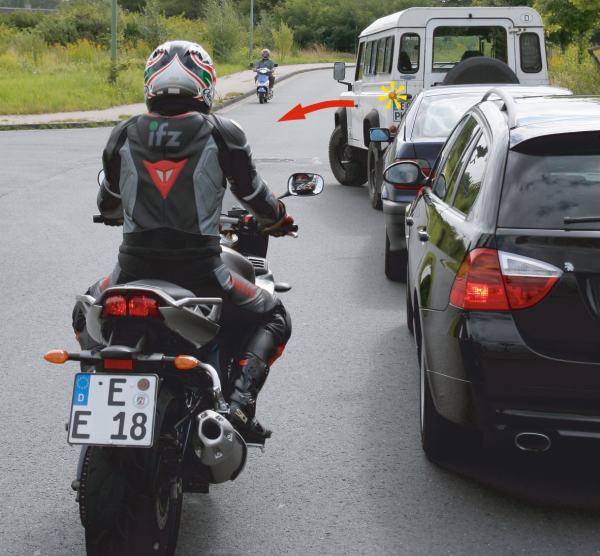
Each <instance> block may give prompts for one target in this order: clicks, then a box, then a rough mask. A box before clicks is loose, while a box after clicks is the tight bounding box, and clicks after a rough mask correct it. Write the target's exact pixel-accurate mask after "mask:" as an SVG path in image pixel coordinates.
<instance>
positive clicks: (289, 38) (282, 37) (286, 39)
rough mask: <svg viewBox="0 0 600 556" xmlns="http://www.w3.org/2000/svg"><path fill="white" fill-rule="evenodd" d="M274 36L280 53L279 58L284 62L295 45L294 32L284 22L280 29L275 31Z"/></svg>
mask: <svg viewBox="0 0 600 556" xmlns="http://www.w3.org/2000/svg"><path fill="white" fill-rule="evenodd" d="M272 34H273V42H274V43H275V48H276V49H277V51H278V52H279V57H280V58H281V59H282V60H283V59H284V58H285V57H286V56H287V55H288V53H289V51H290V50H291V49H292V45H293V44H294V31H292V30H291V29H290V28H289V27H288V26H287V25H286V24H285V23H284V22H283V21H282V22H281V23H280V24H279V29H273V31H272Z"/></svg>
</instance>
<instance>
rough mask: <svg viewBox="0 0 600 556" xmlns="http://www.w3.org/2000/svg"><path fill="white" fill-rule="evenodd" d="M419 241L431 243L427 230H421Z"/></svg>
mask: <svg viewBox="0 0 600 556" xmlns="http://www.w3.org/2000/svg"><path fill="white" fill-rule="evenodd" d="M419 241H429V234H428V233H427V232H426V231H425V230H419Z"/></svg>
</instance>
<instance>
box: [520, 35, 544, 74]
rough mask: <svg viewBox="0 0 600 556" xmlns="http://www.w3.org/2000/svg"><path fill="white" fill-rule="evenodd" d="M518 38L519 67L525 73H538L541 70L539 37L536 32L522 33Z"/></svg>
mask: <svg viewBox="0 0 600 556" xmlns="http://www.w3.org/2000/svg"><path fill="white" fill-rule="evenodd" d="M520 39H521V40H520V43H519V44H520V47H521V69H522V70H523V71H524V72H525V73H539V72H540V71H542V52H541V50H540V37H539V36H538V34H537V33H523V34H522V35H521V37H520Z"/></svg>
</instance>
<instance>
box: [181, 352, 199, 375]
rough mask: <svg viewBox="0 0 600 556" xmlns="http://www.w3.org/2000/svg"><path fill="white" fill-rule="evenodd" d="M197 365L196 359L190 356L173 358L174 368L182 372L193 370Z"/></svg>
mask: <svg viewBox="0 0 600 556" xmlns="http://www.w3.org/2000/svg"><path fill="white" fill-rule="evenodd" d="M198 363H199V361H198V359H196V358H195V357H192V356H191V355H180V356H178V357H176V358H175V366H176V367H177V368H178V369H180V370H182V371H187V370H188V369H193V368H194V367H197V366H198Z"/></svg>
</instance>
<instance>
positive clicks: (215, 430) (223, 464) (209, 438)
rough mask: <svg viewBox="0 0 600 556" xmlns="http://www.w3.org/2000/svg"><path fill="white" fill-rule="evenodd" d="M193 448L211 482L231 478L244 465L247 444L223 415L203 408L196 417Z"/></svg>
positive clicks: (232, 478)
mask: <svg viewBox="0 0 600 556" xmlns="http://www.w3.org/2000/svg"><path fill="white" fill-rule="evenodd" d="M196 420H197V424H198V428H197V434H195V435H194V449H195V452H196V455H197V456H198V457H199V458H200V461H201V462H202V463H203V464H204V465H206V467H207V468H208V471H209V473H210V475H211V477H212V482H213V483H224V482H225V481H233V480H234V479H235V478H236V477H237V476H238V475H239V474H240V473H241V472H242V471H243V469H244V465H245V464H246V456H247V453H248V448H247V447H246V443H245V442H244V439H243V438H242V437H241V436H240V434H239V433H238V432H237V431H236V430H235V429H234V428H233V426H232V425H231V423H230V422H229V421H228V420H227V419H225V417H223V416H221V415H219V414H218V413H217V412H216V411H212V410H210V409H207V410H206V411H203V412H202V413H201V414H200V415H198V417H197V419H196Z"/></svg>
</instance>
